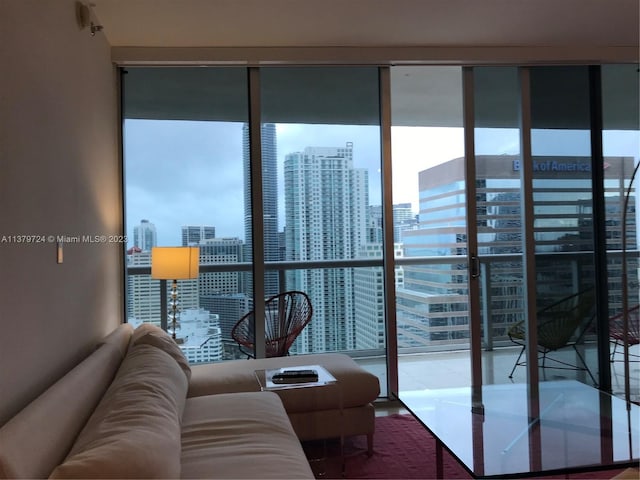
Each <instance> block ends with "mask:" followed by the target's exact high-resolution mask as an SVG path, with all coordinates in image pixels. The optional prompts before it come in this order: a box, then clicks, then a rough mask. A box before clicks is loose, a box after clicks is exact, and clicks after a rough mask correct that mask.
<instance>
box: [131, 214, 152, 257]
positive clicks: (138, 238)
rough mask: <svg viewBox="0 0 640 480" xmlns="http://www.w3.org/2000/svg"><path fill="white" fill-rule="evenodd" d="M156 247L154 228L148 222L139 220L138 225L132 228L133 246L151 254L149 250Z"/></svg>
mask: <svg viewBox="0 0 640 480" xmlns="http://www.w3.org/2000/svg"><path fill="white" fill-rule="evenodd" d="M156 245H158V234H157V233H156V226H155V225H154V224H153V223H151V222H150V221H149V220H141V221H140V225H136V226H135V227H133V246H134V247H138V248H140V249H141V250H142V251H143V252H151V249H152V248H153V247H155V246H156Z"/></svg>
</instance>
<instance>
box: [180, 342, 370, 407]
mask: <svg viewBox="0 0 640 480" xmlns="http://www.w3.org/2000/svg"><path fill="white" fill-rule="evenodd" d="M300 365H322V366H323V367H325V368H326V369H327V370H328V371H329V372H331V374H332V375H333V376H334V377H335V378H336V379H337V380H338V388H339V389H340V393H341V395H342V402H343V407H344V408H351V407H360V406H363V405H366V404H368V403H369V402H372V401H374V400H375V399H376V398H377V397H378V395H379V394H380V382H379V380H378V377H376V376H375V375H373V374H372V373H370V372H367V371H366V370H365V369H363V368H362V367H361V366H360V365H358V364H357V363H356V362H355V361H354V360H353V359H352V358H351V357H349V356H348V355H344V354H341V353H319V354H312V355H296V356H290V357H277V358H263V359H258V360H254V359H251V360H234V361H229V362H224V363H210V364H201V365H194V366H193V367H192V375H191V381H190V382H189V394H188V396H189V397H197V396H200V395H212V394H216V393H231V392H250V391H258V390H260V385H259V384H258V381H257V379H256V376H255V371H256V370H262V369H266V370H269V369H275V368H281V367H291V366H300ZM278 395H279V396H280V398H281V399H282V403H283V404H284V407H285V409H286V411H287V412H288V413H295V412H308V411H310V410H314V411H316V410H333V409H336V408H338V399H339V395H337V394H336V388H294V389H288V390H280V391H278Z"/></svg>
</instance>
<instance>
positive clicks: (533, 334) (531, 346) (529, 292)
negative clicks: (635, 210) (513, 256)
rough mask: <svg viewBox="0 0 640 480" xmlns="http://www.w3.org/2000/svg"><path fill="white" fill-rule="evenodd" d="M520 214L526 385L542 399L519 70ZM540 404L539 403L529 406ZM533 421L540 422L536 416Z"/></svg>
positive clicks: (527, 99) (525, 91) (525, 95)
mask: <svg viewBox="0 0 640 480" xmlns="http://www.w3.org/2000/svg"><path fill="white" fill-rule="evenodd" d="M519 73H520V76H519V80H520V148H521V152H522V161H521V162H520V163H521V165H522V168H521V169H520V183H521V185H520V187H521V189H520V191H521V192H522V193H521V198H520V212H521V216H522V251H523V255H522V272H523V278H522V280H523V290H524V295H523V299H524V321H525V331H526V334H525V335H526V336H525V338H526V347H527V348H526V359H527V384H528V389H529V398H530V399H537V398H538V395H539V386H538V382H539V375H538V331H537V326H538V320H537V313H536V281H537V280H536V258H535V246H536V245H535V237H534V232H533V222H534V211H533V155H532V152H531V80H530V69H529V68H528V67H520V69H519ZM531 403H535V404H537V402H530V404H531ZM533 414H534V415H533V417H536V418H537V415H535V414H536V412H533Z"/></svg>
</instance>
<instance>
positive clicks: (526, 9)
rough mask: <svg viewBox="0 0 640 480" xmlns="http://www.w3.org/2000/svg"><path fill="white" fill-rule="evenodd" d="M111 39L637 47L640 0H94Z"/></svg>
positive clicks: (191, 43) (158, 43)
mask: <svg viewBox="0 0 640 480" xmlns="http://www.w3.org/2000/svg"><path fill="white" fill-rule="evenodd" d="M91 3H92V4H93V5H94V6H93V12H94V15H95V17H96V19H97V20H98V22H99V23H100V24H102V25H103V27H104V30H103V32H104V35H105V36H106V38H107V40H108V41H109V43H110V44H111V46H112V47H336V46H341V47H416V46H423V47H424V46H438V47H461V46H474V47H478V46H485V47H492V46H545V47H572V46H576V45H580V46H581V47H612V46H613V47H621V46H624V47H638V45H639V39H638V30H639V24H640V17H639V7H638V4H639V2H638V0H91Z"/></svg>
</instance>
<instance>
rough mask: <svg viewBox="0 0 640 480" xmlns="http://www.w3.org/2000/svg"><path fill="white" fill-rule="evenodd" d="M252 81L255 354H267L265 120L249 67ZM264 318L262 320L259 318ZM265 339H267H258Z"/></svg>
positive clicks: (257, 76)
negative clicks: (263, 166) (262, 121)
mask: <svg viewBox="0 0 640 480" xmlns="http://www.w3.org/2000/svg"><path fill="white" fill-rule="evenodd" d="M248 81H249V170H250V178H251V238H252V245H251V249H252V258H253V265H252V268H253V312H254V315H253V319H254V322H255V325H254V330H253V331H254V332H255V337H256V339H255V356H256V358H264V357H265V355H266V348H265V342H264V338H265V325H264V315H265V307H264V295H265V293H264V292H265V287H264V277H265V275H264V271H265V269H264V223H263V217H264V209H263V205H262V124H261V114H260V70H259V69H258V68H256V67H250V68H249V69H248ZM256 319H260V320H261V321H256ZM258 339H263V341H258Z"/></svg>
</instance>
